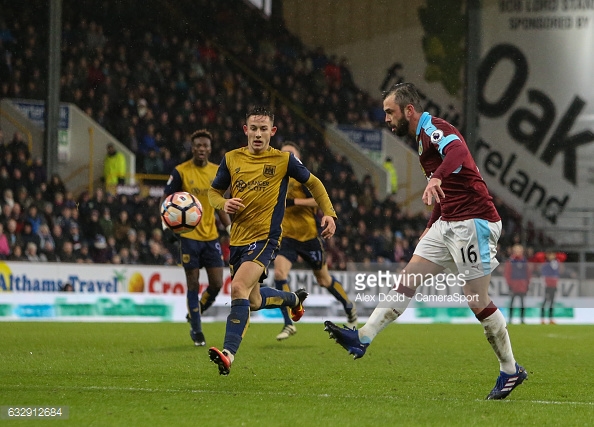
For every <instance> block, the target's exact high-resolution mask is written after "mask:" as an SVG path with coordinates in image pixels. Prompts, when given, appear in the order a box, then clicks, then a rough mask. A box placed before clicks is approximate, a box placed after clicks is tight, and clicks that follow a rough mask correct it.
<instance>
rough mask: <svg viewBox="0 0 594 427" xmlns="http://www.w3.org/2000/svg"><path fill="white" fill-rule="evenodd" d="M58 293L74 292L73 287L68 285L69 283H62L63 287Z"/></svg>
mask: <svg viewBox="0 0 594 427" xmlns="http://www.w3.org/2000/svg"><path fill="white" fill-rule="evenodd" d="M60 291H62V292H74V287H73V286H72V285H71V284H70V282H66V283H64V286H62V289H60Z"/></svg>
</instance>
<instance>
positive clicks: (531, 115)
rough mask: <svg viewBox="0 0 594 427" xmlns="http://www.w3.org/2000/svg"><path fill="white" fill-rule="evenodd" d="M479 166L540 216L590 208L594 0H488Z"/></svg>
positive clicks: (502, 191)
mask: <svg viewBox="0 0 594 427" xmlns="http://www.w3.org/2000/svg"><path fill="white" fill-rule="evenodd" d="M481 15H482V17H481V28H482V35H481V48H482V54H481V62H480V64H479V70H478V88H477V90H478V101H479V102H478V104H479V114H480V126H479V134H480V138H479V140H478V141H477V145H476V160H477V165H478V167H479V168H480V169H481V172H482V175H483V177H484V178H485V180H486V181H487V183H488V184H489V187H490V188H491V189H492V190H493V191H494V192H495V193H496V194H498V195H500V196H501V197H502V198H504V200H505V201H506V202H507V203H509V204H511V205H512V206H514V207H515V208H516V209H517V210H518V211H520V212H523V211H524V212H526V211H527V210H530V211H536V212H538V213H537V218H534V220H536V222H537V223H540V224H541V225H544V226H550V225H555V224H561V223H562V218H563V213H564V212H566V211H568V210H570V209H572V208H576V209H592V207H594V205H593V203H594V199H592V197H591V186H592V183H593V182H594V85H592V71H591V70H592V69H593V68H594V49H592V40H594V3H593V2H591V1H580V0H551V1H534V0H503V1H495V0H488V1H485V2H483V9H482V10H481Z"/></svg>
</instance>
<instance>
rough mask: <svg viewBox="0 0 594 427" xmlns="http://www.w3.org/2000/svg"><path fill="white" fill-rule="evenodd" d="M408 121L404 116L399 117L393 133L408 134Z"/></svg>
mask: <svg viewBox="0 0 594 427" xmlns="http://www.w3.org/2000/svg"><path fill="white" fill-rule="evenodd" d="M408 125H409V122H408V120H406V118H405V117H401V118H400V119H399V120H398V121H397V122H396V126H395V127H394V133H395V134H396V135H398V136H406V135H407V134H408Z"/></svg>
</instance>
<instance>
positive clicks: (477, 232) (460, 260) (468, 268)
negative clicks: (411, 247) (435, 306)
mask: <svg viewBox="0 0 594 427" xmlns="http://www.w3.org/2000/svg"><path fill="white" fill-rule="evenodd" d="M500 235H501V221H497V222H489V221H487V220H484V219H467V220H464V221H442V220H441V219H438V220H437V221H435V222H434V223H433V225H432V226H431V228H430V229H429V231H428V232H427V234H425V236H424V237H423V238H422V239H421V240H420V241H419V244H418V245H417V247H416V248H415V255H418V256H420V257H423V258H425V259H427V260H429V261H431V262H433V263H435V264H438V265H440V266H442V267H444V268H446V269H449V270H450V271H451V272H452V273H454V274H459V275H460V276H461V277H464V279H465V280H472V279H476V278H479V277H483V276H486V275H488V274H491V272H492V271H493V270H494V269H495V268H496V267H497V266H498V265H499V261H497V259H496V258H495V255H496V254H497V241H498V240H499V236H500Z"/></svg>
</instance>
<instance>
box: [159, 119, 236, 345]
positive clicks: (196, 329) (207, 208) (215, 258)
mask: <svg viewBox="0 0 594 427" xmlns="http://www.w3.org/2000/svg"><path fill="white" fill-rule="evenodd" d="M190 138H191V140H192V158H191V159H190V160H187V161H185V162H183V163H181V164H179V165H177V166H176V167H175V169H174V170H173V171H172V172H171V175H170V176H169V180H168V181H167V185H166V186H165V190H164V193H163V194H164V195H163V198H162V199H161V203H163V200H165V197H167V196H168V195H170V194H173V193H176V192H178V191H186V192H188V193H190V194H192V195H193V196H195V197H196V198H197V199H198V200H199V201H200V203H201V204H202V220H201V221H200V224H198V226H197V227H196V228H195V229H194V230H192V231H190V232H189V233H184V234H182V235H180V241H181V248H180V249H181V261H182V265H183V267H184V271H185V273H186V283H187V286H188V291H187V294H186V298H187V306H188V321H189V322H190V337H191V338H192V341H194V345H196V346H205V345H206V339H205V338H204V333H203V332H202V322H201V318H200V317H201V314H202V313H203V312H204V311H205V310H206V309H208V308H209V307H210V306H211V305H212V303H213V302H214V301H215V298H216V297H217V295H218V293H219V291H220V290H221V288H222V286H223V267H224V262H223V254H222V252H221V245H220V243H219V231H218V229H217V225H216V218H215V210H214V209H213V207H212V206H211V205H210V203H209V202H208V189H209V188H210V183H211V182H212V180H213V179H214V177H215V175H216V173H217V165H216V164H214V163H211V162H210V161H209V160H208V158H209V156H210V153H211V151H212V135H211V134H210V132H208V131H207V130H205V129H201V130H197V131H196V132H194V133H193V134H192V135H191V137H190ZM217 214H218V216H219V219H220V221H221V223H222V224H223V225H224V226H225V227H227V228H228V227H229V226H230V225H231V220H230V218H229V215H228V214H226V213H225V212H223V211H222V210H219V211H218V212H217ZM202 267H204V268H205V269H206V274H207V276H208V287H207V288H206V290H204V292H202V297H201V298H200V300H198V296H199V291H200V289H199V288H200V281H199V279H200V269H201V268H202Z"/></svg>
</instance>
